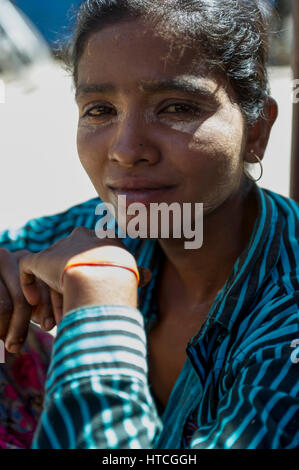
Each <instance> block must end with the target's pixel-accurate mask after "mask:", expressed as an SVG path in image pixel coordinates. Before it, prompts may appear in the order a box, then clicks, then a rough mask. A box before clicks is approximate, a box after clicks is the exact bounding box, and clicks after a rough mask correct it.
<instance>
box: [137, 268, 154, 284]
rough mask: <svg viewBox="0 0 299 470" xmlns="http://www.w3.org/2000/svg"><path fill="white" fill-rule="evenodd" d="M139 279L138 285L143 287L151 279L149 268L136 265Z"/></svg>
mask: <svg viewBox="0 0 299 470" xmlns="http://www.w3.org/2000/svg"><path fill="white" fill-rule="evenodd" d="M138 271H139V276H140V281H139V287H145V286H146V285H147V284H148V283H149V282H150V280H151V279H152V273H151V271H150V270H149V269H147V268H143V267H142V266H138Z"/></svg>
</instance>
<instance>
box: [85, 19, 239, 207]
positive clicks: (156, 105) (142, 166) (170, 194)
mask: <svg viewBox="0 0 299 470" xmlns="http://www.w3.org/2000/svg"><path fill="white" fill-rule="evenodd" d="M173 46H174V45H173V44H172V42H171V40H166V39H165V38H162V37H160V36H158V35H155V34H154V33H153V31H152V30H151V29H150V28H147V27H146V24H145V23H143V22H142V21H141V20H140V21H136V20H135V21H128V22H120V23H117V24H115V25H111V26H107V27H105V28H104V29H102V30H101V31H99V32H96V33H94V34H92V35H91V36H90V38H89V39H88V41H87V42H86V45H85V48H84V52H83V54H82V56H81V58H80V61H79V64H78V86H77V102H78V107H79V125H78V138H77V143H78V152H79V156H80V160H81V162H82V165H83V167H84V168H85V170H86V172H87V174H88V176H89V178H90V180H91V181H92V183H93V185H94V187H95V189H96V191H97V193H98V194H99V196H100V197H101V199H102V200H103V201H104V202H110V203H112V204H113V205H114V206H115V208H116V206H117V196H118V195H120V194H122V195H126V196H127V199H128V202H129V203H131V202H143V203H144V204H148V203H150V202H166V203H168V204H170V203H172V202H179V203H183V202H191V203H195V202H201V203H204V214H207V213H210V212H213V211H214V210H215V209H216V208H218V207H219V206H220V205H221V204H222V203H223V202H224V201H225V200H227V198H229V197H230V196H231V195H232V194H234V193H235V192H236V191H238V190H239V189H240V183H241V180H242V170H243V166H242V165H243V158H244V157H243V154H244V149H245V141H246V136H245V123H244V119H243V116H242V114H241V111H240V108H239V107H238V105H237V104H236V100H235V95H234V92H233V90H232V89H231V88H230V86H228V85H227V83H226V81H225V79H224V78H223V77H215V76H214V77H213V76H211V75H209V74H208V72H207V68H206V67H205V62H204V59H203V62H202V63H200V64H199V65H197V68H195V66H194V54H195V53H194V50H192V49H191V48H185V49H184V48H183V47H182V46H181V45H179V46H178V47H173ZM197 64H198V61H197ZM133 188H135V189H134V190H133Z"/></svg>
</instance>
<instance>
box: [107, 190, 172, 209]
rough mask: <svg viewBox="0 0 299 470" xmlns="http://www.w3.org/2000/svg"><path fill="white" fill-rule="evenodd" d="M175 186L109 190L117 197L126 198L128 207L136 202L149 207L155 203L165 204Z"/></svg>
mask: <svg viewBox="0 0 299 470" xmlns="http://www.w3.org/2000/svg"><path fill="white" fill-rule="evenodd" d="M174 188H175V186H165V187H161V188H138V189H128V188H111V187H110V188H109V189H110V190H111V191H112V192H113V194H115V195H116V196H126V206H128V205H129V204H132V203H134V202H139V203H141V204H145V205H148V204H150V203H154V202H156V203H157V202H164V199H167V197H168V194H169V192H170V191H171V190H173V189H174Z"/></svg>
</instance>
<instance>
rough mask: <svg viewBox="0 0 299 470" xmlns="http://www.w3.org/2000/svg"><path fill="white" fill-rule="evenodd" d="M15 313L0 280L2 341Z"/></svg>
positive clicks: (0, 337) (0, 330) (0, 335)
mask: <svg viewBox="0 0 299 470" xmlns="http://www.w3.org/2000/svg"><path fill="white" fill-rule="evenodd" d="M12 312H13V303H12V300H11V297H10V295H9V292H8V290H7V288H6V286H5V284H4V283H3V282H2V280H0V339H5V338H6V334H7V330H8V326H9V323H10V319H11V316H12Z"/></svg>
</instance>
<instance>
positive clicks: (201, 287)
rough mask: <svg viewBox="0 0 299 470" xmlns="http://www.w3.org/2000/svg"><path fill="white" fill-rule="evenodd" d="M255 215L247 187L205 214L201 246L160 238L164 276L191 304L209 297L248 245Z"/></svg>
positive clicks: (219, 286)
mask: <svg viewBox="0 0 299 470" xmlns="http://www.w3.org/2000/svg"><path fill="white" fill-rule="evenodd" d="M256 217H257V202H256V199H255V197H254V194H253V191H252V186H250V188H248V189H247V190H245V189H244V190H243V191H239V192H238V193H237V194H235V195H233V196H231V197H230V198H229V200H227V201H225V203H223V204H222V206H221V207H219V208H218V209H217V210H216V211H214V212H213V213H211V214H208V215H206V216H205V217H204V222H203V245H202V247H201V248H200V249H197V250H188V249H185V248H184V240H181V239H163V240H159V243H160V245H161V247H162V249H163V251H164V253H165V255H166V261H165V265H164V271H163V277H164V276H166V277H167V279H168V280H169V283H170V285H171V286H172V287H173V286H176V287H177V288H179V286H180V292H183V293H184V296H185V298H186V299H189V300H190V303H191V304H194V302H196V301H197V302H199V303H200V302H206V301H207V299H212V298H213V297H215V295H216V293H217V292H218V291H219V290H220V289H221V288H222V287H223V285H224V284H225V282H226V280H227V278H228V276H229V275H230V272H231V270H232V268H233V266H234V263H235V262H236V260H237V258H238V257H239V256H240V254H241V253H242V251H243V250H244V249H245V247H246V246H247V244H248V242H249V240H250V236H251V233H252V229H253V226H254V222H255V220H256Z"/></svg>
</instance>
